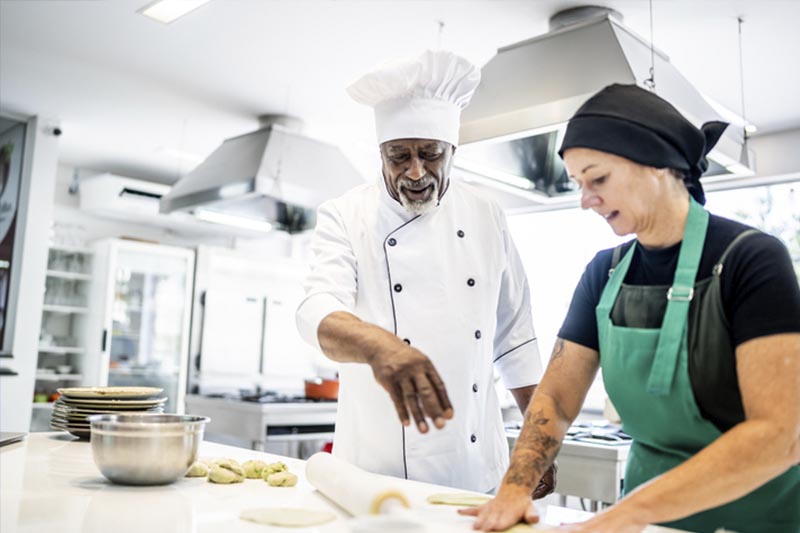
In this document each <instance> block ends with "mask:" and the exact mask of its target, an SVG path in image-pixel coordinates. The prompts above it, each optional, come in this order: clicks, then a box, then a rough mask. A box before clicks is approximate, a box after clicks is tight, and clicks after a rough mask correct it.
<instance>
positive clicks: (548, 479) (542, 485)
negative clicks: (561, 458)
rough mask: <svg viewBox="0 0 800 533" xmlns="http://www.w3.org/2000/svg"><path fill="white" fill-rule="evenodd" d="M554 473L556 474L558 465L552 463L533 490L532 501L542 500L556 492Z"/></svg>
mask: <svg viewBox="0 0 800 533" xmlns="http://www.w3.org/2000/svg"><path fill="white" fill-rule="evenodd" d="M556 473H558V465H556V463H553V464H551V465H550V468H548V469H547V472H545V473H544V475H543V476H542V479H541V480H540V481H539V484H538V485H536V488H535V489H534V490H533V494H532V495H531V497H532V498H533V499H534V500H538V499H541V498H544V497H545V496H547V495H548V494H550V493H551V492H553V491H554V490H556V479H557V477H556Z"/></svg>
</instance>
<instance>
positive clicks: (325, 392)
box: [306, 378, 339, 400]
mask: <svg viewBox="0 0 800 533" xmlns="http://www.w3.org/2000/svg"><path fill="white" fill-rule="evenodd" d="M306 398H311V399H312V400H336V399H337V398H339V380H338V379H322V378H315V379H307V380H306Z"/></svg>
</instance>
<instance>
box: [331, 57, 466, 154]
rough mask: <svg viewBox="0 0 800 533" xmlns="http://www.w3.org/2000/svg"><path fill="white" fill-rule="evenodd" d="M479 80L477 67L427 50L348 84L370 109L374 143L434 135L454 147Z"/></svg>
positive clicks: (361, 101) (352, 94)
mask: <svg viewBox="0 0 800 533" xmlns="http://www.w3.org/2000/svg"><path fill="white" fill-rule="evenodd" d="M480 80H481V72H480V70H479V69H478V68H477V67H476V66H475V65H473V64H472V63H470V62H469V61H467V60H466V59H464V58H463V57H460V56H457V55H455V54H454V53H452V52H447V51H445V50H427V51H425V52H424V53H423V54H422V55H421V56H419V57H417V58H413V59H404V60H399V61H394V62H392V63H388V64H386V65H383V66H381V67H379V68H377V69H376V70H374V71H373V72H370V73H369V74H365V75H364V76H362V77H361V78H360V79H359V80H358V81H356V82H355V83H353V84H352V85H350V87H348V88H347V92H348V93H349V94H350V96H352V97H353V99H354V100H355V101H357V102H359V103H361V104H366V105H368V106H372V107H373V108H374V109H375V130H376V132H377V135H378V143H379V144H380V143H383V142H386V141H391V140H393V139H436V140H441V141H445V142H448V143H450V144H452V145H454V146H456V145H458V129H459V125H460V121H461V110H462V109H463V108H465V107H467V104H469V101H470V98H472V93H474V92H475V88H476V87H477V86H478V83H479V82H480Z"/></svg>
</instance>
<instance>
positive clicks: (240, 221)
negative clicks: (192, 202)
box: [194, 209, 272, 233]
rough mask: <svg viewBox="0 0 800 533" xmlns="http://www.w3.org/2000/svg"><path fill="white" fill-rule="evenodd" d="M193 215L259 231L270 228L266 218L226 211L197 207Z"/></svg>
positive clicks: (217, 222)
mask: <svg viewBox="0 0 800 533" xmlns="http://www.w3.org/2000/svg"><path fill="white" fill-rule="evenodd" d="M194 216H196V217H197V218H198V219H200V220H205V221H206V222H213V223H215V224H222V225H224V226H234V227H237V228H243V229H249V230H253V231H261V232H264V233H266V232H268V231H270V230H272V224H270V223H269V222H267V221H266V220H256V219H255V218H248V217H240V216H236V215H229V214H227V213H220V212H219V211H212V210H210V209H197V210H196V211H195V212H194Z"/></svg>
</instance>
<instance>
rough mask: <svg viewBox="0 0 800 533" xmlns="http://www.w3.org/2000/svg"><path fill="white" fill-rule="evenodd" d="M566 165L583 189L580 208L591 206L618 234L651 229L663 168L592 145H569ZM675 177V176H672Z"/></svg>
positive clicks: (659, 192)
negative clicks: (582, 146) (592, 147)
mask: <svg viewBox="0 0 800 533" xmlns="http://www.w3.org/2000/svg"><path fill="white" fill-rule="evenodd" d="M564 164H565V165H566V167H567V172H568V173H569V176H570V178H572V179H573V180H575V183H577V185H578V187H579V188H580V190H581V208H582V209H591V210H593V211H594V212H595V213H597V214H598V215H600V216H601V217H603V218H604V219H605V221H606V222H607V223H608V224H609V225H610V226H611V229H612V230H613V231H614V233H616V234H617V235H628V234H630V233H636V234H640V233H642V232H646V231H648V230H652V229H653V228H652V225H653V223H654V221H655V215H656V211H657V208H658V205H659V198H660V197H661V195H662V194H663V193H664V192H665V191H664V190H663V188H664V185H665V184H664V176H665V174H666V172H665V171H664V170H660V169H655V168H652V167H647V166H643V165H640V164H638V163H634V162H633V161H631V160H629V159H625V158H624V157H619V156H616V155H613V154H609V153H606V152H600V151H598V150H592V149H591V148H569V149H567V150H566V151H565V152H564ZM670 179H673V178H670Z"/></svg>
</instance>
